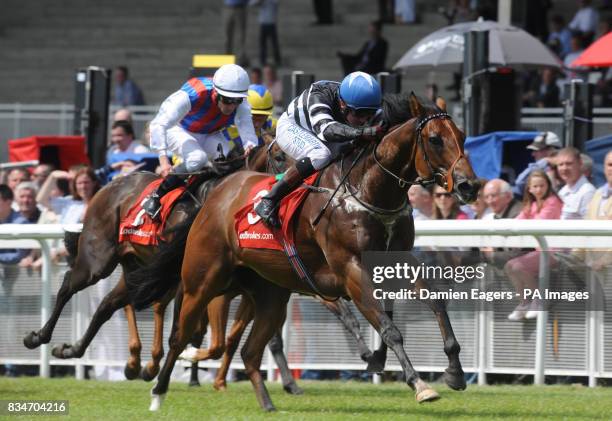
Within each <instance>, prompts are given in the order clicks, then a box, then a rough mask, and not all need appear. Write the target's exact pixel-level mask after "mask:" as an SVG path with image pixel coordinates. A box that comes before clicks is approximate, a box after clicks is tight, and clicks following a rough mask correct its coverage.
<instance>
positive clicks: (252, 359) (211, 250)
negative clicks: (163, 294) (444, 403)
mask: <svg viewBox="0 0 612 421" xmlns="http://www.w3.org/2000/svg"><path fill="white" fill-rule="evenodd" d="M409 104H410V110H406V111H407V112H409V114H410V115H412V116H414V117H413V118H410V119H409V120H408V121H406V122H405V123H403V124H401V125H400V126H399V127H396V128H394V129H393V130H391V131H390V132H389V133H387V134H386V135H385V136H384V137H383V138H382V140H380V142H377V143H372V144H368V145H364V146H362V148H366V149H365V151H367V154H361V153H360V151H357V150H356V151H354V152H353V153H352V154H350V155H349V158H351V157H352V158H356V157H358V156H363V157H364V158H363V159H360V160H359V162H357V163H356V165H355V167H354V169H353V171H352V172H351V173H350V174H349V175H348V177H346V179H345V183H344V186H343V193H342V194H341V195H340V196H338V197H336V198H335V199H334V201H333V205H332V207H331V208H329V209H328V210H327V212H325V213H324V214H323V217H322V218H321V219H320V222H319V224H318V225H315V224H314V220H315V219H316V218H317V215H319V213H320V210H321V209H322V207H323V205H324V203H325V202H326V201H327V200H328V198H329V195H330V193H331V191H332V190H333V189H334V188H335V187H336V186H337V185H338V184H339V182H340V180H342V179H343V176H344V175H345V174H344V168H343V164H342V161H341V162H335V163H333V164H331V165H330V166H329V167H327V168H326V169H325V170H324V171H323V173H322V176H321V179H320V187H321V189H318V191H319V192H320V193H310V194H309V195H308V196H307V198H306V200H305V201H304V203H303V205H302V207H301V210H300V212H299V214H298V216H297V219H296V221H295V239H296V246H297V249H298V251H299V253H300V255H301V256H302V259H303V261H304V262H305V264H306V266H307V267H308V268H309V270H310V271H311V273H312V274H313V275H314V281H315V286H316V288H317V290H318V292H319V293H322V294H323V295H325V296H327V297H347V298H349V299H351V300H353V302H354V303H355V305H356V306H357V308H358V309H359V311H360V312H361V313H362V314H363V315H364V316H365V318H366V319H367V320H368V322H369V323H370V324H371V325H372V326H373V327H374V328H375V329H376V331H377V332H378V333H379V334H380V335H381V337H382V340H383V341H384V343H385V344H386V345H388V347H389V348H391V350H392V351H393V352H394V353H395V354H396V356H397V358H398V360H399V362H400V364H401V366H402V369H403V371H404V375H405V378H406V382H407V384H408V385H409V386H410V387H411V388H412V389H413V390H414V391H415V395H416V399H417V401H419V402H423V401H429V400H434V399H437V398H438V397H439V395H438V394H437V392H436V391H435V390H433V389H431V388H430V387H429V386H428V385H427V384H426V383H425V382H424V381H423V380H422V379H420V377H419V375H418V373H417V372H416V371H415V370H414V368H413V366H412V364H411V362H410V360H409V359H408V356H407V355H406V352H405V351H404V349H403V339H402V336H401V333H400V331H399V330H398V329H397V327H396V326H395V325H394V323H393V321H392V320H391V319H390V318H389V317H388V316H387V314H386V313H385V312H384V311H383V308H382V304H381V303H380V302H379V301H378V300H376V299H375V298H374V296H373V290H374V284H373V283H372V282H371V275H370V274H369V273H367V271H366V270H365V267H364V265H363V263H362V261H361V253H362V252H364V251H369V250H372V251H385V250H410V249H411V248H412V246H413V243H414V234H415V233H414V222H413V220H412V214H411V209H410V207H409V205H408V203H407V189H408V187H409V186H410V185H411V184H415V183H419V184H428V183H433V182H435V183H437V184H438V185H440V186H442V187H444V188H445V189H446V190H447V191H448V192H453V193H454V194H455V195H457V196H458V197H459V198H460V199H462V200H463V201H464V202H471V201H473V200H474V199H475V198H476V195H477V191H478V187H479V186H478V181H477V179H476V177H475V175H474V173H473V171H472V168H471V165H470V163H469V162H468V160H467V158H466V157H465V155H464V154H463V140H464V137H463V134H462V133H461V132H460V131H459V129H458V128H457V127H456V126H455V124H454V123H453V121H452V119H451V118H450V116H449V115H448V114H447V113H446V112H445V110H444V109H442V108H439V107H437V106H425V105H423V104H422V103H421V101H420V100H419V99H418V98H417V97H416V96H414V95H413V94H411V95H410V97H409ZM265 177H266V176H265V175H262V174H257V173H253V172H248V171H242V172H239V173H235V174H232V175H230V176H229V177H227V178H226V179H225V180H224V181H223V182H222V183H221V184H220V185H219V186H218V187H217V188H216V189H215V190H214V191H213V192H212V193H211V195H210V196H209V198H208V200H207V201H206V203H205V204H204V206H203V207H202V209H201V210H200V211H199V213H198V215H197V217H196V219H195V220H194V222H193V224H192V226H191V230H190V232H189V236H188V239H187V245H186V250H185V256H184V260H183V266H182V272H181V285H182V290H183V300H182V305H181V309H180V314H179V318H178V328H177V332H176V335H173V337H172V340H171V346H170V350H169V352H168V355H167V357H166V360H165V362H164V366H163V368H162V370H161V372H160V374H159V376H158V382H157V384H156V385H155V387H154V388H153V390H152V401H151V406H150V409H151V410H157V409H159V408H160V406H161V403H162V401H163V399H164V397H165V394H166V392H167V390H168V385H169V380H170V373H171V371H172V368H173V367H174V364H175V361H176V359H177V357H178V356H179V354H180V353H181V351H182V350H183V349H184V347H185V345H186V344H187V342H188V341H189V338H190V336H191V334H192V332H193V330H194V329H195V327H196V325H197V323H198V320H199V316H200V313H201V309H202V308H205V307H206V305H208V303H209V302H210V301H211V300H212V299H213V298H214V297H216V296H218V295H220V294H222V293H223V291H224V289H225V288H226V287H227V281H228V275H231V274H234V273H236V272H237V271H247V272H250V274H251V275H250V276H241V277H240V282H241V285H242V286H243V287H245V288H249V289H250V290H251V291H252V292H251V293H252V296H253V299H254V303H255V309H254V315H255V316H254V322H253V328H252V330H251V333H250V335H249V338H248V339H247V342H246V344H245V346H244V347H243V348H242V359H243V361H244V365H245V369H246V373H247V375H248V376H249V378H250V380H251V383H252V385H253V387H254V389H255V394H256V396H257V399H258V401H259V404H260V406H261V407H262V408H263V409H264V410H273V409H274V405H273V404H272V401H271V399H270V396H269V394H268V392H267V389H266V387H265V385H264V383H263V379H262V376H261V374H260V372H259V368H260V364H261V359H262V356H263V351H264V348H265V345H266V344H267V343H268V341H269V340H270V338H271V337H272V335H273V334H274V332H276V331H277V330H278V329H279V328H280V327H281V325H282V322H283V321H284V319H285V315H286V305H287V301H288V299H289V295H290V291H298V292H301V293H306V294H314V293H315V291H313V290H312V289H311V288H310V287H309V286H308V285H305V284H304V283H303V282H301V281H300V280H299V278H298V277H297V276H296V275H295V273H294V272H293V270H292V268H291V266H290V265H289V263H288V260H287V258H286V256H285V255H284V254H283V253H282V252H278V251H275V250H258V249H242V248H240V247H239V245H238V238H237V234H236V232H235V229H234V215H235V214H236V212H237V211H238V210H240V209H241V208H242V207H243V206H245V204H246V203H247V198H248V195H249V193H250V191H251V189H252V188H253V186H254V185H255V184H256V183H258V182H259V181H261V180H263V179H264V178H265ZM249 278H250V279H249ZM247 282H248V285H247V284H246V283H247ZM154 286H155V285H151V287H154ZM424 287H426V284H425V283H424V282H423V281H422V280H418V281H417V282H416V283H415V288H416V289H420V288H424ZM427 304H428V305H429V306H430V307H431V308H432V310H433V311H434V313H435V315H436V317H437V319H438V323H439V326H440V331H441V333H442V336H443V340H444V351H445V353H446V354H447V356H448V360H449V367H448V368H447V370H446V373H445V381H446V382H447V384H448V385H449V386H450V387H451V388H453V389H464V388H465V381H464V378H463V370H462V368H461V363H460V361H459V350H460V346H459V343H458V342H457V340H456V338H455V336H454V333H453V330H452V327H451V324H450V320H449V318H448V314H447V313H446V309H445V305H444V302H443V301H427Z"/></svg>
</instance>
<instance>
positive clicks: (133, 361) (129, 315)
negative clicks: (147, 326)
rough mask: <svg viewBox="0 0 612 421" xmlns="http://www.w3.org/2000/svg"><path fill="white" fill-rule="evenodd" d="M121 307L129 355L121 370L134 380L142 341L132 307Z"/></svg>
mask: <svg viewBox="0 0 612 421" xmlns="http://www.w3.org/2000/svg"><path fill="white" fill-rule="evenodd" d="M122 276H123V275H122ZM123 309H124V310H125V318H126V319H127V323H128V334H129V339H128V349H129V351H130V357H129V358H128V361H127V363H126V364H125V368H124V370H123V372H124V374H125V378H126V379H128V380H134V379H135V378H136V377H138V375H139V374H140V351H142V343H141V342H140V336H139V335H138V325H137V324H136V314H135V313H134V307H132V306H131V305H130V304H128V305H127V306H125V307H124V308H123Z"/></svg>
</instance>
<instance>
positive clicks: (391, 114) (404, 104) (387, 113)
mask: <svg viewBox="0 0 612 421" xmlns="http://www.w3.org/2000/svg"><path fill="white" fill-rule="evenodd" d="M418 99H419V102H420V103H421V104H422V105H423V107H424V108H425V109H426V110H428V111H435V112H441V111H442V110H440V108H438V106H437V105H436V104H434V103H432V102H431V101H429V100H424V99H423V98H421V97H418ZM382 113H383V120H384V121H385V122H386V123H387V126H388V127H393V126H397V125H398V124H402V123H405V122H406V121H408V120H410V119H411V118H413V117H415V116H413V115H412V112H410V93H400V94H385V95H384V96H383V100H382Z"/></svg>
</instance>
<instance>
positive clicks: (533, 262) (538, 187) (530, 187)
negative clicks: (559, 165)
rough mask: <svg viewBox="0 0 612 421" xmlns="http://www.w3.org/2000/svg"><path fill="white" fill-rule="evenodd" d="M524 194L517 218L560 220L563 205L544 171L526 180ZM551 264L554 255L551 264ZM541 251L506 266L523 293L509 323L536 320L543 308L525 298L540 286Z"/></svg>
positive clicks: (509, 262) (518, 289)
mask: <svg viewBox="0 0 612 421" xmlns="http://www.w3.org/2000/svg"><path fill="white" fill-rule="evenodd" d="M525 190H526V191H525V193H524V195H523V197H524V199H523V209H522V210H521V212H520V213H519V214H518V216H517V217H516V219H559V218H561V209H562V208H563V202H562V201H561V199H559V197H558V196H557V194H556V193H555V191H554V190H553V188H552V183H551V182H550V179H549V178H548V176H547V175H546V173H545V172H544V171H541V170H535V171H533V172H532V173H531V174H530V175H529V178H528V179H527V184H526V186H525ZM552 263H554V262H553V261H552V256H551V264H552ZM539 269H540V251H538V250H536V251H532V252H529V253H527V254H524V255H522V256H519V257H516V258H514V259H512V260H510V261H508V263H506V265H505V267H504V270H505V271H506V274H507V275H508V277H509V278H510V280H511V281H512V283H513V284H514V286H515V287H516V292H518V293H519V294H520V297H521V302H520V304H519V305H518V306H517V307H516V308H515V309H514V311H513V312H512V313H510V315H509V316H508V320H512V321H521V320H525V319H527V320H529V319H535V318H536V317H537V316H538V312H539V311H541V310H542V309H543V306H542V302H541V301H540V300H538V299H534V300H530V299H526V298H524V295H523V291H524V290H525V289H526V288H528V289H531V290H534V289H537V287H538V272H539Z"/></svg>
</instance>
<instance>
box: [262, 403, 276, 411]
mask: <svg viewBox="0 0 612 421" xmlns="http://www.w3.org/2000/svg"><path fill="white" fill-rule="evenodd" d="M262 409H263V410H264V411H266V412H275V411H276V408H275V407H274V405H272V404H271V403H270V404H267V405H264V406H262Z"/></svg>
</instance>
